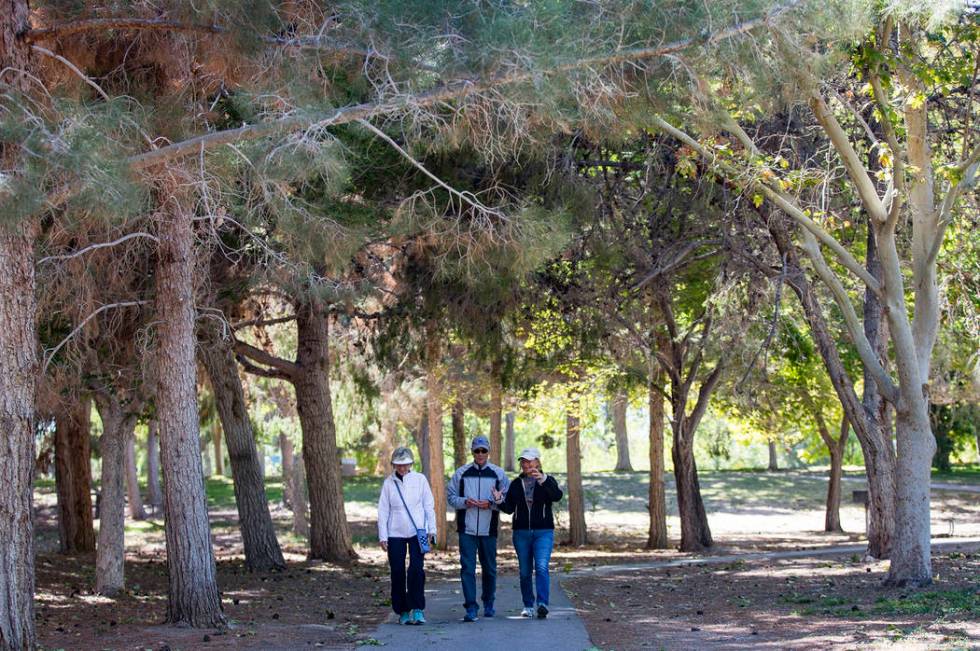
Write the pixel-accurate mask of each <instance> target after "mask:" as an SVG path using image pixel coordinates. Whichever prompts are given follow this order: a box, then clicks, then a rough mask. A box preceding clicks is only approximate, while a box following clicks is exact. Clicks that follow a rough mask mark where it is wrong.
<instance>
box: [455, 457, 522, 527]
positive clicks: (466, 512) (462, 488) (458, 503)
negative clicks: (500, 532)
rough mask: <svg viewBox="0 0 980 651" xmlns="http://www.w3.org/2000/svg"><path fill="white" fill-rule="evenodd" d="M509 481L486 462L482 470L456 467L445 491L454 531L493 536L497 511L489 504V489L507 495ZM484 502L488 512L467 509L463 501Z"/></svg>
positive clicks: (473, 467) (491, 497)
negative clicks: (452, 510) (488, 506)
mask: <svg viewBox="0 0 980 651" xmlns="http://www.w3.org/2000/svg"><path fill="white" fill-rule="evenodd" d="M509 485H510V481H509V480H508V479H507V475H505V474H504V471H503V469H502V468H501V467H500V466H495V465H493V464H492V463H489V462H487V463H486V464H484V466H483V467H482V468H480V467H479V466H477V465H476V464H475V463H472V462H470V463H468V464H466V465H465V466H462V467H461V468H459V469H458V470H457V471H456V472H455V473H454V474H453V478H452V479H451V480H450V481H449V486H448V487H447V488H446V501H447V502H448V503H449V506H450V507H451V508H453V509H455V510H456V531H458V532H459V533H467V534H469V535H471V536H494V537H496V535H497V522H498V520H499V519H500V512H499V511H498V510H497V505H496V504H494V503H493V495H492V494H491V493H490V489H491V488H495V489H497V490H498V491H501V492H503V493H506V492H507V487H508V486H509ZM470 497H471V498H473V499H475V500H487V501H489V502H490V508H489V509H478V508H476V507H470V508H467V506H466V499H467V498H470Z"/></svg>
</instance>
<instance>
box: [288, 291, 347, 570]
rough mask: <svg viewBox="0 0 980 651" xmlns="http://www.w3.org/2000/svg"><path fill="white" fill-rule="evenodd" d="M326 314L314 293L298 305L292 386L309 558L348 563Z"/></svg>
mask: <svg viewBox="0 0 980 651" xmlns="http://www.w3.org/2000/svg"><path fill="white" fill-rule="evenodd" d="M327 319H328V315H327V311H326V310H325V309H324V308H323V306H322V305H321V304H320V303H319V302H318V301H317V300H316V299H315V298H309V299H307V300H304V301H302V302H300V303H298V304H297V305H296V325H297V337H298V339H297V352H296V366H297V367H298V370H297V372H296V376H295V378H294V382H293V386H294V387H295V389H296V408H297V411H298V412H299V420H300V425H301V426H302V428H303V460H304V461H305V462H306V470H307V472H308V475H307V483H308V485H309V491H310V558H311V559H317V560H324V561H331V562H335V563H349V562H350V561H352V560H353V559H354V558H356V557H357V555H356V554H355V553H354V546H353V543H352V542H351V533H350V525H349V524H348V523H347V514H346V511H345V510H344V489H343V484H342V478H341V475H340V457H339V454H338V451H337V432H336V429H335V426H334V420H333V404H332V401H331V397H330V376H329V371H330V368H329V359H328V350H329V330H328V327H329V326H328V321H327Z"/></svg>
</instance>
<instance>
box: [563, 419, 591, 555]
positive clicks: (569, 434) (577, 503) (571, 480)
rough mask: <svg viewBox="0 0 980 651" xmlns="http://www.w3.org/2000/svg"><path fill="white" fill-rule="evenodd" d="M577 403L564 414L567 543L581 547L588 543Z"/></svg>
mask: <svg viewBox="0 0 980 651" xmlns="http://www.w3.org/2000/svg"><path fill="white" fill-rule="evenodd" d="M577 410H578V403H577V401H576V402H573V406H572V408H570V409H569V412H568V414H566V416H565V463H566V465H567V473H568V478H567V481H568V487H567V488H568V493H567V494H568V544H569V545H571V546H573V547H581V546H583V545H585V544H587V543H588V530H587V529H586V525H585V494H584V493H583V492H582V439H581V433H582V426H581V423H580V422H579V417H578V413H577Z"/></svg>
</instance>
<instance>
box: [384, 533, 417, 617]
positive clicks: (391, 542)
mask: <svg viewBox="0 0 980 651" xmlns="http://www.w3.org/2000/svg"><path fill="white" fill-rule="evenodd" d="M406 547H408V556H409V565H408V586H407V590H406V585H405V574H406V573H405V548H406ZM424 560H425V556H424V555H423V554H422V548H421V547H419V539H418V538H416V537H415V536H412V537H411V538H389V539H388V565H389V566H390V567H391V609H392V610H394V611H395V613H397V614H399V615H400V614H402V613H404V612H407V611H409V610H415V609H418V610H425V568H424V567H422V563H423V562H424Z"/></svg>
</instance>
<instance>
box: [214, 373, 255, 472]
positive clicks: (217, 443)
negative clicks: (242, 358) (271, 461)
mask: <svg viewBox="0 0 980 651" xmlns="http://www.w3.org/2000/svg"><path fill="white" fill-rule="evenodd" d="M233 359H234V358H233ZM235 372H236V373H237V372H238V368H237V365H236V367H235ZM243 400H244V398H243ZM249 429H251V426H250V427H249ZM223 435H224V430H223V429H222V427H218V426H217V425H215V426H213V427H212V428H211V443H213V444H214V472H215V474H216V475H218V476H219V477H224V476H225V456H224V453H223V451H222V449H221V438H222V436H223ZM252 446H253V447H254V446H255V443H254V441H253V443H252ZM229 454H230V453H229ZM232 472H234V471H232Z"/></svg>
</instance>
